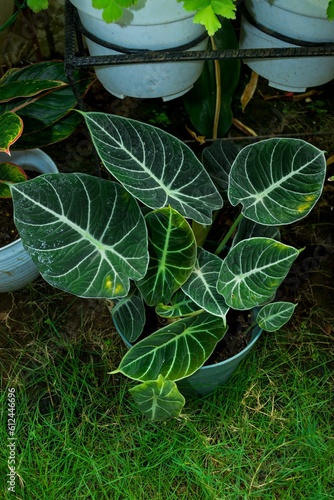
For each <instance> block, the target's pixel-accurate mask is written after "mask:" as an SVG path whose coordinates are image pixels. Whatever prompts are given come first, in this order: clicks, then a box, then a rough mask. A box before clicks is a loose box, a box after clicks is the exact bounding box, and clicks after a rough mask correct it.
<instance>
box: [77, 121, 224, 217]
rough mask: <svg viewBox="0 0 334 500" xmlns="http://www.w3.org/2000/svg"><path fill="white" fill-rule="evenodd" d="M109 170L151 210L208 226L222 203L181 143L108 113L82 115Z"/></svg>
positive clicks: (204, 174)
mask: <svg viewBox="0 0 334 500" xmlns="http://www.w3.org/2000/svg"><path fill="white" fill-rule="evenodd" d="M84 117H85V120H86V123H87V126H88V128H89V131H90V133H91V136H92V139H93V142H94V145H95V147H96V149H97V152H98V154H99V155H100V157H101V159H102V161H103V163H104V165H105V167H106V168H107V169H108V170H109V171H110V172H111V174H112V175H113V176H115V177H116V179H117V180H118V181H119V182H121V183H122V184H123V186H124V187H125V189H127V190H128V191H129V192H130V193H131V194H132V195H133V196H135V197H136V198H138V199H139V200H140V201H141V202H142V203H144V205H146V206H147V207H149V208H152V209H158V208H164V207H166V206H168V205H171V206H172V207H173V208H174V209H175V210H177V211H178V212H179V213H180V214H182V215H183V216H184V217H189V218H191V219H194V220H196V221H197V222H199V223H202V224H210V222H211V215H212V211H213V210H216V209H218V208H220V207H221V206H222V199H221V197H220V195H219V193H218V191H217V189H216V188H215V186H214V184H213V183H212V181H211V179H210V177H209V175H208V174H207V173H206V171H205V169H204V167H203V165H202V164H201V162H200V161H199V160H198V159H197V158H196V156H195V155H194V153H193V152H192V151H191V150H190V148H188V147H187V146H186V145H185V144H184V143H183V142H182V141H180V140H179V139H177V138H175V137H173V136H171V135H170V134H168V133H167V132H164V131H163V130H160V129H158V128H156V127H153V126H152V125H147V124H145V123H141V122H138V121H136V120H130V119H127V118H123V117H120V116H115V115H107V114H104V113H84Z"/></svg>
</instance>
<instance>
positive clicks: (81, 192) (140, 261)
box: [11, 174, 148, 299]
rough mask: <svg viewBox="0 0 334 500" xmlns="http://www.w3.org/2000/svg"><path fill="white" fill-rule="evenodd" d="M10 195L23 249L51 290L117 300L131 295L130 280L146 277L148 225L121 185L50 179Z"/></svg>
mask: <svg viewBox="0 0 334 500" xmlns="http://www.w3.org/2000/svg"><path fill="white" fill-rule="evenodd" d="M11 189H12V195H13V200H14V206H15V217H14V218H15V224H16V226H17V228H18V230H19V232H20V236H21V239H22V242H23V245H24V246H25V248H26V250H27V251H28V253H29V254H30V256H31V257H32V258H33V260H34V262H35V264H36V266H37V267H38V269H39V271H40V273H41V274H42V276H43V277H44V278H45V279H46V281H48V282H49V283H50V284H51V285H53V286H55V287H57V288H60V289H62V290H65V291H69V292H71V293H73V294H75V295H79V296H81V297H100V298H109V299H112V298H119V297H125V296H126V295H127V294H128V292H129V287H130V282H129V279H133V280H138V279H140V278H141V277H143V276H144V275H145V272H146V269H147V263H148V252H147V230H146V226H145V221H144V218H143V216H142V213H141V211H140V209H139V207H138V205H137V203H136V201H135V200H134V199H133V198H131V196H129V193H128V192H127V191H125V190H124V189H123V188H122V186H120V185H119V184H116V183H114V182H110V181H107V180H103V179H99V178H95V177H92V176H89V175H86V174H46V175H42V176H39V177H37V178H36V179H33V180H31V181H27V182H23V183H21V184H16V185H13V186H11ZM78 207H80V210H78ZM32 228H33V230H32Z"/></svg>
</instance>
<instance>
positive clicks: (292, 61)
mask: <svg viewBox="0 0 334 500" xmlns="http://www.w3.org/2000/svg"><path fill="white" fill-rule="evenodd" d="M327 4H328V0H244V6H245V9H246V11H247V12H248V13H249V14H250V16H251V17H252V18H253V19H254V20H255V22H256V23H259V24H260V25H262V26H265V27H266V28H267V29H269V30H273V31H274V32H276V33H277V34H279V35H282V36H283V37H289V38H292V39H295V40H299V41H300V42H309V43H313V44H317V43H334V23H333V22H330V21H328V19H327V17H326V7H327ZM301 45H302V43H300V44H293V43H287V42H286V41H282V40H280V39H279V38H277V37H276V35H274V34H273V35H271V34H267V33H264V32H263V31H262V30H261V29H258V27H256V26H255V25H253V24H252V23H251V22H249V21H248V20H246V18H245V17H244V16H242V20H241V30H240V48H242V49H249V48H281V47H300V46H301ZM245 63H246V64H247V65H248V66H249V67H250V68H251V69H252V70H253V71H255V72H256V73H258V74H259V75H261V76H262V77H264V78H266V79H268V81H269V85H270V86H271V87H274V88H278V89H281V90H286V91H291V92H305V90H306V89H307V88H308V87H316V86H318V85H324V84H325V83H328V82H330V81H331V80H332V79H333V78H334V57H331V56H330V57H314V56H313V57H292V58H290V57H289V58H282V59H279V58H272V59H262V60H261V59H249V60H247V61H245Z"/></svg>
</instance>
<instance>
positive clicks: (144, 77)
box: [70, 0, 208, 101]
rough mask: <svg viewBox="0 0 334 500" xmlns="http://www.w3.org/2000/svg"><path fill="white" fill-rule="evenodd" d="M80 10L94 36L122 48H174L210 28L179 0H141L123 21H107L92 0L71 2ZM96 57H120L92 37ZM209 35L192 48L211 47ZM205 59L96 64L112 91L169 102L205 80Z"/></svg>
mask: <svg viewBox="0 0 334 500" xmlns="http://www.w3.org/2000/svg"><path fill="white" fill-rule="evenodd" d="M70 1H71V3H72V4H73V5H74V7H76V8H77V10H78V14H79V17H80V20H81V23H82V24H83V26H84V27H85V28H86V30H87V31H89V32H90V33H91V34H93V35H95V36H97V37H98V38H99V39H103V40H105V41H106V42H108V43H112V44H115V45H118V46H121V47H126V48H133V49H148V50H168V49H171V48H175V47H179V46H181V45H183V44H187V43H189V42H192V41H194V40H196V39H197V38H198V37H199V36H200V35H202V34H203V33H204V32H205V28H204V27H203V26H202V25H199V24H194V23H193V17H194V15H193V14H192V13H189V12H186V11H185V10H184V8H183V7H182V3H178V2H177V0H138V3H137V4H136V5H135V6H133V7H131V8H130V9H126V11H125V14H124V15H123V17H122V19H121V20H120V21H119V22H117V23H111V24H107V23H106V22H105V21H103V19H102V10H98V9H94V8H93V7H92V2H91V0H70ZM86 41H87V46H88V49H89V53H90V55H91V56H102V55H104V56H105V55H115V54H120V53H121V52H116V51H115V50H110V49H107V48H105V47H102V46H101V45H98V44H97V43H95V42H92V41H91V40H89V39H88V38H87V39H86ZM207 41H208V39H207V38H206V39H205V40H204V41H203V42H201V43H199V44H197V45H196V46H195V47H192V50H205V49H206V46H207ZM203 66H204V61H198V62H175V63H174V62H173V63H154V64H152V63H151V64H146V63H145V64H131V65H129V64H123V65H117V66H116V65H111V66H103V67H101V66H100V67H95V72H96V76H97V78H98V79H99V80H100V82H101V83H102V85H103V86H104V87H105V88H106V90H108V92H110V93H111V94H113V95H115V96H117V97H119V98H124V97H125V96H131V97H139V98H155V97H162V98H163V100H165V101H167V100H170V99H174V98H176V97H179V96H181V95H183V94H185V93H186V92H187V91H188V90H190V89H191V87H192V86H193V84H194V83H195V81H196V80H197V79H198V78H199V76H200V74H201V72H202V70H203Z"/></svg>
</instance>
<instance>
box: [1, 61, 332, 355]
mask: <svg viewBox="0 0 334 500" xmlns="http://www.w3.org/2000/svg"><path fill="white" fill-rule="evenodd" d="M249 77H250V72H249V71H248V70H247V68H246V67H244V68H243V73H242V76H241V79H240V83H239V88H238V89H237V92H236V95H235V98H234V101H233V111H234V117H235V118H237V119H238V120H239V122H242V123H243V124H244V125H246V126H247V127H248V128H249V129H252V130H253V131H254V133H256V134H257V136H258V137H257V138H259V137H261V138H264V137H272V136H284V135H286V136H290V137H291V136H292V137H300V138H303V139H305V140H307V141H309V142H311V143H312V144H314V145H315V146H317V147H319V148H320V149H323V150H325V151H326V152H327V158H328V159H329V160H330V158H331V157H332V156H333V155H334V141H333V138H334V102H333V95H334V82H331V83H329V84H327V85H324V86H322V87H319V88H317V89H314V92H313V93H312V95H311V96H309V95H307V96H304V97H303V96H302V97H301V96H298V95H297V96H296V95H291V94H288V93H284V92H281V91H277V90H275V89H272V88H270V87H268V85H267V83H266V81H265V80H263V79H261V78H260V79H259V83H258V86H257V89H256V91H255V93H254V96H253V98H252V99H251V101H250V102H249V104H248V105H247V107H246V108H245V110H244V111H242V109H241V105H240V95H241V93H242V91H243V89H244V87H245V85H246V83H247V81H248V80H249ZM86 105H87V107H88V109H92V110H95V111H104V112H110V113H114V114H118V115H121V116H127V117H130V118H134V119H138V120H143V121H146V122H148V123H152V124H154V125H157V126H160V127H161V128H163V129H164V130H167V131H168V132H170V133H172V134H173V135H176V136H178V137H179V138H180V139H183V140H185V141H186V142H187V144H188V145H190V147H192V148H193V150H194V152H195V153H196V154H199V155H200V154H201V152H202V148H203V147H202V146H201V145H200V144H199V143H198V142H197V141H196V140H195V139H193V137H192V136H191V135H190V134H189V133H188V131H187V129H186V126H187V127H188V128H191V124H190V123H189V120H188V118H187V116H186V113H185V110H184V107H183V102H182V98H179V99H176V100H174V101H171V102H169V103H163V102H162V101H161V100H158V99H154V100H141V99H131V98H125V99H124V100H120V99H117V98H114V97H112V96H111V95H110V94H108V93H107V92H105V91H104V89H103V88H102V86H101V85H100V84H99V82H96V84H94V86H93V87H92V89H91V91H90V93H89V94H88V96H87V99H86ZM231 139H232V140H234V141H236V142H239V143H243V144H246V143H249V142H250V141H253V140H254V137H251V136H250V135H246V134H245V133H244V132H242V131H241V130H240V128H239V127H237V126H235V124H233V125H232V127H231V129H230V131H229V134H228V137H225V138H224V140H231ZM44 150H45V151H46V152H47V153H48V154H50V155H51V156H52V158H53V159H54V161H55V162H56V164H57V166H58V168H59V170H60V171H61V172H71V171H78V164H79V165H80V171H82V172H87V173H93V174H94V173H96V169H97V166H98V165H97V160H96V156H95V154H94V151H93V147H92V144H91V142H90V140H89V137H88V134H87V131H86V129H85V128H84V126H81V127H79V129H78V130H77V131H76V132H75V133H74V134H72V136H71V138H70V139H69V140H67V141H65V142H64V143H63V144H62V147H61V148H60V147H59V145H55V146H50V147H48V148H44ZM333 174H334V172H333V164H332V163H331V161H329V167H328V177H329V176H330V175H333ZM3 206H4V205H2V202H1V207H3ZM333 210H334V183H333V184H330V183H327V184H326V187H325V189H324V192H323V195H322V197H321V199H320V200H319V202H318V204H317V207H316V209H315V210H314V211H313V212H312V214H311V215H310V216H309V217H307V218H306V219H304V220H303V221H301V222H300V223H298V224H295V225H293V226H290V227H288V228H287V229H286V230H285V232H283V234H282V240H283V241H284V242H285V243H288V244H291V245H293V246H296V247H297V248H303V247H306V250H304V251H303V252H302V253H301V254H300V256H299V258H298V259H297V261H296V263H295V264H294V266H293V267H292V269H291V272H290V274H289V276H288V277H287V279H286V280H285V282H284V283H283V285H282V287H281V288H280V290H279V292H278V295H277V297H278V298H279V299H280V300H289V301H292V302H298V303H299V307H298V308H297V312H296V313H295V315H294V319H293V321H292V325H293V324H294V323H296V324H298V321H301V318H304V317H305V316H308V315H309V314H310V311H311V310H312V311H315V310H317V311H319V314H318V313H317V318H318V323H317V325H316V328H319V329H321V331H325V332H326V333H328V335H332V333H333V332H332V325H333V310H334V258H333V254H334V227H333V226H334V222H333ZM1 212H3V213H4V212H5V213H9V209H8V207H7V208H6V209H5V210H1ZM7 218H8V216H7ZM223 223H224V224H228V221H225V222H223ZM3 227H4V226H3V222H2V221H1V220H0V228H1V230H2V228H3ZM0 244H1V243H0ZM34 288H35V289H37V290H38V294H40V295H41V296H42V297H44V298H45V297H46V298H47V299H46V300H47V313H46V312H45V307H46V306H45V304H43V306H42V302H41V299H39V300H37V302H36V301H35V302H34V301H31V299H28V300H25V298H24V293H23V292H16V293H15V294H0V320H1V318H2V319H4V318H5V319H6V321H7V322H9V323H10V325H11V329H13V328H14V329H16V330H15V331H16V333H20V331H21V329H22V327H21V326H18V325H22V322H21V320H20V319H19V318H25V317H27V318H29V316H31V314H32V313H31V307H32V303H35V304H36V303H37V304H38V305H37V306H36V307H41V309H42V308H44V309H43V310H44V314H46V315H47V317H48V318H49V317H51V318H57V317H58V316H59V314H61V318H62V319H61V331H62V332H63V334H64V335H67V336H71V335H72V336H73V335H75V331H76V330H75V329H76V325H77V321H79V318H82V316H83V314H84V315H85V313H86V311H87V310H88V311H89V318H90V319H89V321H88V322H87V321H86V320H85V321H86V326H87V328H95V325H98V327H101V329H102V330H103V334H101V335H102V337H103V338H104V339H106V338H109V339H110V335H116V334H115V332H114V330H111V329H110V327H108V328H107V327H106V324H110V322H109V320H110V317H109V313H108V312H107V308H106V307H104V304H103V303H101V302H99V303H98V304H97V301H87V300H85V299H76V298H75V299H74V298H73V297H71V296H70V297H71V298H70V297H69V296H68V295H67V294H59V292H54V291H52V289H51V287H49V286H48V285H46V284H44V282H43V280H37V282H36V283H35V285H34ZM71 301H72V302H71ZM69 302H70V303H71V306H69V305H68V304H69ZM102 304H103V305H102ZM64 310H65V312H63V311H64ZM76 316H77V319H74V317H76ZM9 323H8V324H9ZM101 323H102V324H101ZM246 323H247V320H246V319H245V318H240V317H239V326H240V325H244V324H246ZM44 327H45V325H44ZM23 331H24V328H23V330H22V332H21V333H22V335H23V341H24V342H25V340H24V333H23ZM87 331H88V330H87ZM243 331H244V330H243V329H242V328H240V327H239V328H237V329H236V332H238V334H237V335H235V334H232V328H231V327H230V330H229V332H228V334H227V335H226V336H225V338H224V339H223V341H222V342H221V343H219V346H218V347H219V349H217V352H218V351H219V355H218V357H214V358H210V362H219V361H222V360H224V359H227V358H228V357H231V356H232V355H234V354H236V353H237V352H239V351H240V350H241V349H243V348H244V347H245V346H246V345H247V342H248V340H249V338H247V337H246V338H245V336H244V333H243ZM87 335H88V334H87ZM116 336H117V335H116ZM102 337H101V338H102ZM89 342H90V341H89ZM89 342H88V343H89ZM113 342H114V340H113ZM0 347H3V346H0Z"/></svg>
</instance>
